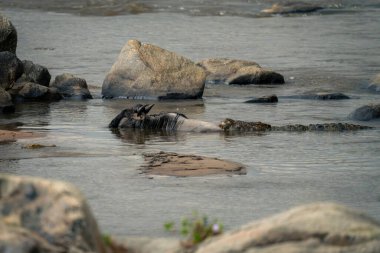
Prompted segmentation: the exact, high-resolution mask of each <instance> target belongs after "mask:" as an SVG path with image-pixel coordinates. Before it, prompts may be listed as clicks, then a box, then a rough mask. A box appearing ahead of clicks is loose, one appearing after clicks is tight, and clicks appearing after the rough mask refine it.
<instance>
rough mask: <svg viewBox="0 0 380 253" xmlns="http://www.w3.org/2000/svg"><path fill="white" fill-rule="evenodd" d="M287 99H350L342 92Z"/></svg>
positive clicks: (305, 95) (311, 94)
mask: <svg viewBox="0 0 380 253" xmlns="http://www.w3.org/2000/svg"><path fill="white" fill-rule="evenodd" d="M285 98H295V99H315V100H342V99H350V97H349V96H347V95H346V94H343V93H340V92H318V93H308V94H302V95H294V96H287V97H285Z"/></svg>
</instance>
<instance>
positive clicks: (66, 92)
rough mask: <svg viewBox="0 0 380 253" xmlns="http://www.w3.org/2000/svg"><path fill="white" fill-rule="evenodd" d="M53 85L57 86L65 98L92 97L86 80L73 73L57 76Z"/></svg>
mask: <svg viewBox="0 0 380 253" xmlns="http://www.w3.org/2000/svg"><path fill="white" fill-rule="evenodd" d="M51 87H53V88H56V89H57V91H58V93H60V94H61V95H62V96H63V97H64V98H74V99H92V95H91V93H90V91H89V89H88V86H87V82H86V80H85V79H83V78H79V77H75V76H74V75H72V74H67V73H65V74H62V75H59V76H56V78H55V80H54V82H53V83H52V84H51Z"/></svg>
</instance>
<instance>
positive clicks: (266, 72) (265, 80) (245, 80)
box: [226, 66, 285, 85]
mask: <svg viewBox="0 0 380 253" xmlns="http://www.w3.org/2000/svg"><path fill="white" fill-rule="evenodd" d="M226 82H227V83H228V84H240V85H244V84H283V83H285V80H284V77H283V76H282V75H280V74H278V73H276V72H274V71H272V70H270V69H265V68H259V67H257V66H248V67H243V68H241V69H239V70H238V71H237V72H236V73H235V74H234V75H231V76H230V77H229V78H228V79H227V80H226Z"/></svg>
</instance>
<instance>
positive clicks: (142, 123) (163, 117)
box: [108, 104, 372, 132]
mask: <svg viewBox="0 0 380 253" xmlns="http://www.w3.org/2000/svg"><path fill="white" fill-rule="evenodd" d="M153 106H154V104H152V105H148V104H146V105H141V104H137V105H135V106H133V107H130V108H126V109H124V110H122V111H121V112H120V113H119V114H118V115H117V116H116V117H115V118H114V119H113V120H112V121H111V122H110V124H109V125H108V127H109V128H121V129H123V128H124V129H125V128H133V129H149V130H165V131H193V132H223V131H224V132H229V131H244V132H250V131H251V132H263V131H290V132H292V131H297V132H302V131H354V130H361V129H371V128H372V127H369V126H363V125H355V124H349V123H323V124H310V125H301V124H293V125H284V126H272V125H270V124H267V123H263V122H260V121H257V122H247V121H241V120H233V119H230V118H226V119H224V120H222V121H221V122H220V123H219V124H217V123H212V122H207V121H202V120H196V119H189V118H188V117H186V115H184V114H182V113H177V112H161V113H158V114H148V113H149V111H150V110H151V109H152V107H153Z"/></svg>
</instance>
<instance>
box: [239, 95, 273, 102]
mask: <svg viewBox="0 0 380 253" xmlns="http://www.w3.org/2000/svg"><path fill="white" fill-rule="evenodd" d="M277 102H278V98H277V96H276V95H271V96H264V97H259V98H254V99H250V100H247V101H245V103H277Z"/></svg>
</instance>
